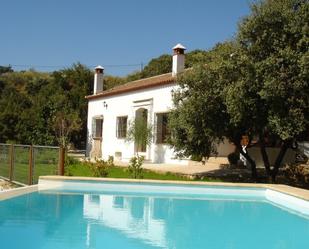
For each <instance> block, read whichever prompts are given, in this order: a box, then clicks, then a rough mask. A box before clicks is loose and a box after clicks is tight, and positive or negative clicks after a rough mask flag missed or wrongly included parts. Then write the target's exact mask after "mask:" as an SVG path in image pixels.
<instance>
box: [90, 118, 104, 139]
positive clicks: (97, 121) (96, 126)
mask: <svg viewBox="0 0 309 249" xmlns="http://www.w3.org/2000/svg"><path fill="white" fill-rule="evenodd" d="M102 129H103V119H102V118H93V120H92V136H93V137H94V138H102Z"/></svg>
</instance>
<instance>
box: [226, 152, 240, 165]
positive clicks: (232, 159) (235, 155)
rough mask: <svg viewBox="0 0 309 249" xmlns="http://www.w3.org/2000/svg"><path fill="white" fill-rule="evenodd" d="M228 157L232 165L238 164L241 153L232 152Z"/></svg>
mask: <svg viewBox="0 0 309 249" xmlns="http://www.w3.org/2000/svg"><path fill="white" fill-rule="evenodd" d="M227 159H228V160H229V163H230V165H237V163H238V160H239V154H238V153H236V152H233V153H230V154H229V155H228V156H227Z"/></svg>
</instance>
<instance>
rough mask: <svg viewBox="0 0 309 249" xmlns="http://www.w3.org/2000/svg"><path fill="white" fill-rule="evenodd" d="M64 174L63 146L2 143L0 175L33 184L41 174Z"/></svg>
mask: <svg viewBox="0 0 309 249" xmlns="http://www.w3.org/2000/svg"><path fill="white" fill-rule="evenodd" d="M63 174H64V149H63V148H60V147H55V146H37V145H21V144H1V143H0V177H3V178H5V179H8V180H9V181H12V182H17V183H22V184H26V185H32V184H36V183H37V182H38V179H39V176H41V175H63Z"/></svg>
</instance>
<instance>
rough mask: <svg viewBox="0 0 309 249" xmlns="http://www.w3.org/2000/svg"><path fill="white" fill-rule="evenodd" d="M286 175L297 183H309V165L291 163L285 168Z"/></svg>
mask: <svg viewBox="0 0 309 249" xmlns="http://www.w3.org/2000/svg"><path fill="white" fill-rule="evenodd" d="M284 172H285V176H286V178H287V179H288V180H290V181H292V182H295V183H302V184H304V183H305V184H308V183H309V167H308V166H307V165H304V164H300V165H297V164H296V165H289V166H287V167H286V168H285V171H284Z"/></svg>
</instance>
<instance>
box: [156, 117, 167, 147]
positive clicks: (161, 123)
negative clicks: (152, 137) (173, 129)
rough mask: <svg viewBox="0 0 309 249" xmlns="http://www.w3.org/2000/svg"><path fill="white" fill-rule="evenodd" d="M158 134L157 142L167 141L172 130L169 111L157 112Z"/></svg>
mask: <svg viewBox="0 0 309 249" xmlns="http://www.w3.org/2000/svg"><path fill="white" fill-rule="evenodd" d="M156 128H157V134H156V135H157V136H156V143H157V144H162V143H166V140H167V138H168V136H169V135H170V130H169V128H168V113H158V114H157V127H156Z"/></svg>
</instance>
